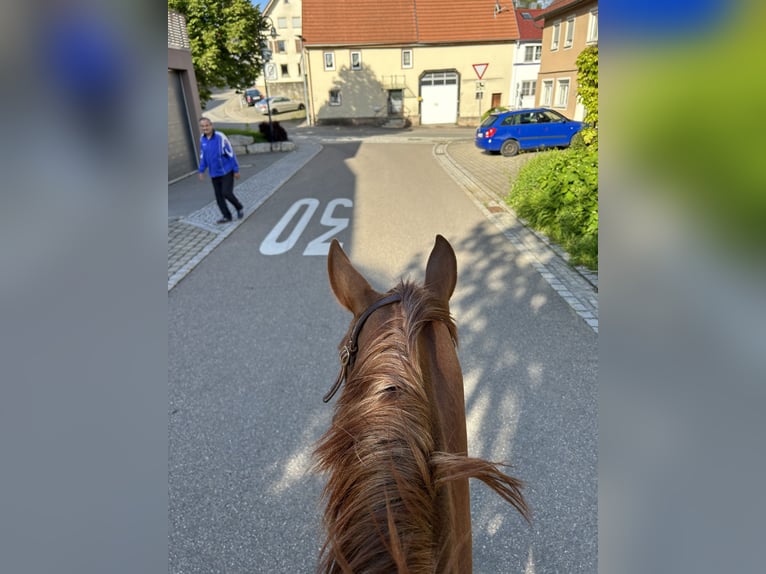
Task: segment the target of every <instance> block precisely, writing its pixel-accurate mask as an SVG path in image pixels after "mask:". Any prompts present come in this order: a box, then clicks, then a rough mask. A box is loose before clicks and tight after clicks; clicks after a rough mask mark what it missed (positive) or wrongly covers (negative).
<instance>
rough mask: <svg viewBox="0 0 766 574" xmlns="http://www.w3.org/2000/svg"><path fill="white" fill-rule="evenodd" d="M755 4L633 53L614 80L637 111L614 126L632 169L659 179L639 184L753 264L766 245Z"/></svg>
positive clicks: (624, 102) (764, 126)
mask: <svg viewBox="0 0 766 574" xmlns="http://www.w3.org/2000/svg"><path fill="white" fill-rule="evenodd" d="M753 5H754V6H755V8H754V10H753V11H747V12H742V13H738V12H732V13H731V18H730V20H728V21H726V22H722V25H721V26H720V27H719V28H717V29H715V30H714V31H713V32H712V33H710V34H708V35H701V36H699V37H693V36H691V37H687V38H685V39H684V41H683V42H676V43H673V44H670V43H668V44H666V45H657V46H655V47H653V48H651V49H647V50H644V51H642V52H638V53H636V52H631V53H627V52H626V54H624V55H623V57H622V62H621V67H620V69H619V70H618V71H617V73H615V74H612V76H611V77H610V79H611V81H610V86H615V90H614V91H613V92H612V93H611V96H612V97H614V98H615V100H616V101H619V102H620V106H621V109H622V110H630V113H622V114H615V118H616V120H617V121H615V122H614V123H613V124H612V125H610V127H609V129H610V131H613V132H614V133H616V134H619V137H616V138H615V146H616V147H617V146H619V147H620V148H621V149H620V154H621V155H622V156H623V157H625V158H629V161H630V163H631V164H632V166H631V167H632V169H633V170H635V171H636V172H637V173H639V174H648V175H649V176H650V177H651V178H652V182H651V184H649V185H644V186H642V191H644V192H645V193H646V194H648V195H649V196H651V197H653V198H654V199H656V200H658V201H659V202H660V203H661V204H665V205H667V206H668V209H669V210H673V211H678V212H681V213H685V214H686V216H687V217H689V218H690V221H692V222H693V223H692V225H694V227H695V228H696V229H697V230H698V231H699V232H700V233H702V234H703V235H704V236H705V237H706V238H707V241H708V242H709V243H710V245H711V246H712V247H713V248H714V249H716V250H719V251H720V252H721V253H722V254H723V256H724V257H725V258H726V259H727V260H732V259H742V260H743V261H744V262H745V264H746V265H747V266H748V267H751V266H752V264H753V261H759V262H762V261H763V246H764V244H766V225H765V224H764V223H765V222H766V169H764V145H763V137H764V134H765V133H766V115H764V113H763V111H762V107H763V94H764V92H765V91H766V59H764V58H763V57H761V56H758V54H762V53H763V46H762V43H761V42H762V38H763V32H762V29H761V28H762V23H763V21H764V17H766V5H764V4H763V3H756V2H753ZM722 47H724V49H721V48H722ZM610 105H611V104H610ZM618 122H619V123H618ZM760 265H761V266H762V263H761V264H760Z"/></svg>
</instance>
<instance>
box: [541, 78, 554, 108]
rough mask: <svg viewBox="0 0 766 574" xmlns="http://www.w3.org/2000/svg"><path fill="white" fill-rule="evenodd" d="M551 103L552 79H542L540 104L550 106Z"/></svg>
mask: <svg viewBox="0 0 766 574" xmlns="http://www.w3.org/2000/svg"><path fill="white" fill-rule="evenodd" d="M552 104H553V80H543V97H542V98H541V99H540V105H543V106H550V105H552Z"/></svg>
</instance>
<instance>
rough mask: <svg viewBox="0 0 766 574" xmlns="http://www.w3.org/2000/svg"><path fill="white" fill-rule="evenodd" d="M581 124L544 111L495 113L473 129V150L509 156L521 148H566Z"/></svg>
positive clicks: (537, 109)
mask: <svg viewBox="0 0 766 574" xmlns="http://www.w3.org/2000/svg"><path fill="white" fill-rule="evenodd" d="M584 126H585V124H584V123H583V122H577V121H574V120H570V119H569V118H566V117H564V116H562V115H561V114H560V113H558V112H557V111H554V110H549V109H547V108H534V109H525V110H513V111H510V112H497V113H492V114H490V115H488V116H487V118H486V119H485V120H484V121H483V122H481V125H480V126H479V127H478V128H477V130H476V140H475V141H476V147H478V148H481V149H483V150H487V151H489V152H493V153H497V152H500V153H501V154H503V155H504V156H505V157H511V156H514V155H516V154H517V153H519V150H523V149H540V148H546V147H567V146H569V144H570V143H571V142H572V136H574V135H575V134H576V133H577V132H579V131H580V130H581V129H582V128H583V127H584Z"/></svg>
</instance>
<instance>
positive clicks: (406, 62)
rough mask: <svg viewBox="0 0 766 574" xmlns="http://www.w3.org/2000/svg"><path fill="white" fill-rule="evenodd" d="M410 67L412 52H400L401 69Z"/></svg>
mask: <svg viewBox="0 0 766 574" xmlns="http://www.w3.org/2000/svg"><path fill="white" fill-rule="evenodd" d="M411 67H412V50H402V68H411Z"/></svg>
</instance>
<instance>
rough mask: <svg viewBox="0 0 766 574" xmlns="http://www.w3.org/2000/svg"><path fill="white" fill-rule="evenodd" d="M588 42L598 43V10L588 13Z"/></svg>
mask: <svg viewBox="0 0 766 574" xmlns="http://www.w3.org/2000/svg"><path fill="white" fill-rule="evenodd" d="M588 42H598V8H596V9H595V10H591V11H590V19H589V20H588Z"/></svg>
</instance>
